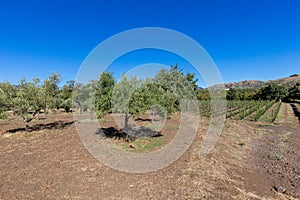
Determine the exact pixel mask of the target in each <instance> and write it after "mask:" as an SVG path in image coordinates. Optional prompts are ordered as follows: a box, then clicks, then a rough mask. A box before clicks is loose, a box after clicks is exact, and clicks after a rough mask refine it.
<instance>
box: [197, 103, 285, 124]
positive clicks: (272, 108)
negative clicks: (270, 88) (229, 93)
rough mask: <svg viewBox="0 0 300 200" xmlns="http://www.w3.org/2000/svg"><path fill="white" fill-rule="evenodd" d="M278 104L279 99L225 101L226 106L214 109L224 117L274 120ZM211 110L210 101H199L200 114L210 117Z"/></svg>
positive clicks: (279, 104) (264, 120)
mask: <svg viewBox="0 0 300 200" xmlns="http://www.w3.org/2000/svg"><path fill="white" fill-rule="evenodd" d="M214 104H216V103H214ZM280 106H281V101H279V102H276V101H263V100H261V101H227V106H226V108H223V109H222V110H216V112H215V113H217V114H226V118H229V119H235V120H242V119H245V120H249V121H262V122H274V121H275V120H276V117H277V115H278V112H279V109H280ZM212 110H214V109H213V108H212V103H211V102H210V101H200V102H199V112H200V115H201V116H205V117H210V116H211V115H212V114H214V113H212Z"/></svg>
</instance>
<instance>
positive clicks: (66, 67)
mask: <svg viewBox="0 0 300 200" xmlns="http://www.w3.org/2000/svg"><path fill="white" fill-rule="evenodd" d="M299 10H300V1H299V0H261V1H258V0H251V1H250V0H230V1H226V0H207V1H201V0H198V1H197V0H194V1H189V0H184V1H180V0H179V1H171V0H151V1H141V0H139V1H133V0H129V1H125V0H123V1H122V0H110V1H107V0H105V1H100V0H98V1H89V0H84V1H83V0H82V1H81V0H73V1H71V0H70V1H67V0H62V1H58V0H51V1H47V0H46V1H31V0H27V1H15V0H10V1H9V0H4V1H1V2H0V70H1V73H0V81H10V82H12V83H17V82H18V80H19V79H20V78H21V77H22V76H25V77H26V78H28V79H31V78H33V77H39V78H41V79H44V78H46V77H47V76H48V75H49V74H50V73H51V72H53V71H55V72H58V73H60V74H61V75H62V78H63V80H64V82H65V81H67V80H70V79H75V76H76V72H77V70H78V69H79V67H80V65H81V62H82V61H83V59H84V58H85V57H86V56H87V54H88V53H89V52H90V51H91V50H92V49H93V48H94V47H95V46H96V45H98V44H99V43H100V42H102V41H103V40H105V39H107V38H108V37H110V36H112V35H114V34H117V33H119V32H121V31H125V30H128V29H132V28H138V27H147V26H151V27H164V28H170V29H174V30H177V31H180V32H182V33H184V34H186V35H188V36H190V37H192V38H193V39H195V40H196V41H197V42H199V43H200V44H201V45H202V46H203V47H204V48H205V49H206V50H207V52H208V53H209V54H210V56H211V57H212V58H213V60H214V61H215V63H216V64H217V66H218V68H219V70H220V72H221V75H222V77H223V80H224V82H231V81H240V80H244V79H260V80H269V79H276V78H280V77H284V76H289V75H291V74H294V73H300V25H299V24H300V12H299ZM138 58H139V59H142V58H143V56H139V57H138ZM157 59H158V61H159V60H162V59H161V58H159V55H158V57H157ZM139 61H141V62H143V61H142V60H137V61H136V62H137V63H138V62H139ZM175 61H176V60H175ZM124 62H125V61H124ZM166 62H169V64H175V63H174V60H172V59H170V61H166ZM127 64H128V63H127ZM125 65H126V63H125V64H124V68H122V67H118V68H116V69H115V71H114V73H115V74H117V75H118V74H120V73H122V72H124V71H126V70H128V69H127V68H128V66H126V67H125ZM179 67H181V68H184V69H185V67H186V66H179ZM200 84H201V83H200Z"/></svg>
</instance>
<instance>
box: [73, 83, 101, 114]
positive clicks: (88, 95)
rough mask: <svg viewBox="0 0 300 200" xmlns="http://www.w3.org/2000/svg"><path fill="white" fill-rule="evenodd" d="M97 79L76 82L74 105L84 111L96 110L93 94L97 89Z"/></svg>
mask: <svg viewBox="0 0 300 200" xmlns="http://www.w3.org/2000/svg"><path fill="white" fill-rule="evenodd" d="M96 84H97V83H96V81H93V80H91V81H90V82H89V83H87V84H85V85H84V84H82V83H76V84H75V85H74V88H73V106H74V107H75V108H77V109H79V110H80V113H82V112H83V111H90V112H92V111H94V110H95V108H94V102H93V96H94V95H95V91H96Z"/></svg>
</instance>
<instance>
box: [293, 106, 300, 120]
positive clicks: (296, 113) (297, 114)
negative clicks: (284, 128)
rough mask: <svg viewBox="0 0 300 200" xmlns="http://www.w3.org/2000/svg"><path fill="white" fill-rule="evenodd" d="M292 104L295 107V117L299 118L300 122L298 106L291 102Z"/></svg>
mask: <svg viewBox="0 0 300 200" xmlns="http://www.w3.org/2000/svg"><path fill="white" fill-rule="evenodd" d="M291 106H292V108H293V111H294V115H295V117H297V118H298V121H299V123H300V112H299V110H298V108H297V106H296V105H295V104H291Z"/></svg>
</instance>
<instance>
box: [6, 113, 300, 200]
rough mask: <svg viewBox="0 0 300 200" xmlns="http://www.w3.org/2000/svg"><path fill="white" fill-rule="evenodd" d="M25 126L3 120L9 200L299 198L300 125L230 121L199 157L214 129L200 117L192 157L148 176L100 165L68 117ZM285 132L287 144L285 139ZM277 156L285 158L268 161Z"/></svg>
mask: <svg viewBox="0 0 300 200" xmlns="http://www.w3.org/2000/svg"><path fill="white" fill-rule="evenodd" d="M174 123H175V122H174ZM23 125H24V124H23V122H22V121H21V120H19V119H18V118H12V119H10V120H8V121H1V122H0V127H1V129H0V134H1V137H0V161H1V162H0V169H1V171H0V199H3V200H4V199H9V200H10V199H296V198H299V196H298V195H299V191H300V190H299V185H300V184H299V175H300V174H299V158H300V155H299V148H300V143H299V124H295V123H293V124H289V123H286V124H282V125H270V126H260V125H259V124H257V123H252V122H245V121H232V120H228V121H227V122H226V124H225V127H224V131H223V134H222V135H221V137H220V138H219V141H218V144H217V145H216V147H215V148H214V150H213V151H212V152H211V153H210V154H209V155H208V156H206V157H205V158H203V159H199V158H198V153H199V149H200V146H201V141H202V138H203V136H204V135H205V133H206V130H207V125H208V121H207V119H201V126H200V127H199V129H198V134H197V137H196V139H195V140H194V142H193V144H192V146H191V147H190V148H189V149H188V151H187V152H186V153H185V154H184V155H183V156H181V157H180V159H178V160H177V161H176V162H174V163H172V164H171V165H170V166H168V167H166V168H164V169H162V170H159V171H156V172H151V173H146V174H128V173H123V172H119V171H115V170H113V169H111V168H109V167H106V166H104V165H103V164H101V163H100V162H99V161H97V160H96V159H94V158H93V157H92V156H91V155H90V154H89V152H88V151H87V150H86V149H85V147H84V146H83V144H82V143H81V141H80V139H79V136H78V134H77V132H76V128H75V125H74V123H73V118H72V115H70V114H57V115H49V116H47V117H46V119H43V120H40V121H38V120H34V121H33V122H32V123H31V127H33V130H32V131H31V132H29V133H27V132H24V131H22V127H23ZM172 130H173V129H172ZM284 131H286V133H288V139H287V140H286V138H284V137H285V136H280V134H282V133H283V132H284ZM283 140H284V141H283ZM274 153H278V154H280V155H283V158H282V159H280V160H276V159H274V158H273V157H272V156H271V157H270V156H269V155H273V154H274ZM286 163H288V164H286Z"/></svg>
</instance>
